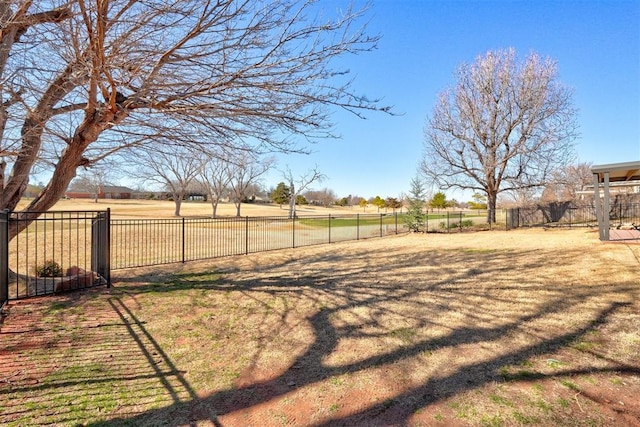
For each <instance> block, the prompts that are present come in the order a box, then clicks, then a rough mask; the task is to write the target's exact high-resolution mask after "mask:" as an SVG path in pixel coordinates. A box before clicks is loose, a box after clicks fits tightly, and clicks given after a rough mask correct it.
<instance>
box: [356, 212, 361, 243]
mask: <svg viewBox="0 0 640 427" xmlns="http://www.w3.org/2000/svg"><path fill="white" fill-rule="evenodd" d="M356 240H360V214H359V213H357V214H356Z"/></svg>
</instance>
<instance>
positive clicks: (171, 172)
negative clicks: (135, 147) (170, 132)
mask: <svg viewBox="0 0 640 427" xmlns="http://www.w3.org/2000/svg"><path fill="white" fill-rule="evenodd" d="M132 160H133V161H134V162H135V169H136V172H135V175H136V176H137V177H138V178H140V180H142V181H146V182H152V183H155V184H158V185H159V186H160V188H162V189H166V190H167V191H168V192H169V193H171V197H172V199H173V202H174V203H175V210H174V215H175V216H180V209H181V207H182V201H183V200H184V199H185V198H186V196H187V194H188V192H189V188H190V187H192V186H193V184H194V183H195V180H196V177H197V176H198V173H200V171H201V170H202V166H203V163H204V161H205V160H204V159H203V156H202V154H201V153H198V152H197V151H195V150H189V149H187V148H184V147H182V148H181V147H177V146H171V145H168V144H167V145H166V146H165V149H164V150H153V151H149V150H145V151H140V152H138V153H137V155H136V156H135V157H133V159H132Z"/></svg>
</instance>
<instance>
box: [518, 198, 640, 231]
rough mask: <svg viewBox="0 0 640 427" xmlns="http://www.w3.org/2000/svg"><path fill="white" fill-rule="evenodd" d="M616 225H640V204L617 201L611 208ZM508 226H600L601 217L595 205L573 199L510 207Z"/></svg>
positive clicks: (613, 225)
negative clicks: (583, 203) (579, 203)
mask: <svg viewBox="0 0 640 427" xmlns="http://www.w3.org/2000/svg"><path fill="white" fill-rule="evenodd" d="M609 221H610V226H611V227H612V228H620V227H625V226H632V225H633V224H636V225H640V204H637V203H636V204H633V203H632V204H629V203H627V204H625V203H617V204H614V205H612V206H611V208H610V209H609ZM506 222H507V230H510V229H513V228H518V227H534V226H547V227H554V226H555V227H582V226H584V227H597V226H598V217H597V214H596V208H595V206H593V205H576V204H573V203H569V202H564V203H550V204H547V205H539V206H531V207H523V208H513V209H508V210H507V218H506Z"/></svg>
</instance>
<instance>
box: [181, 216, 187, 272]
mask: <svg viewBox="0 0 640 427" xmlns="http://www.w3.org/2000/svg"><path fill="white" fill-rule="evenodd" d="M185 229H186V227H185V219H184V217H182V263H183V264H184V263H185V260H186V254H185V252H186V249H185V248H186V246H187V245H186V242H185V240H186V238H187V236H186V235H185Z"/></svg>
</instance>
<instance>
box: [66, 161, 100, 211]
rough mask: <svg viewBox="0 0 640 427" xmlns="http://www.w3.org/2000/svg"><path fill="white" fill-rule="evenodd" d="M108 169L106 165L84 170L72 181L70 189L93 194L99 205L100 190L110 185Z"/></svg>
mask: <svg viewBox="0 0 640 427" xmlns="http://www.w3.org/2000/svg"><path fill="white" fill-rule="evenodd" d="M108 184H109V182H108V181H107V169H106V168H105V166H104V165H93V167H91V168H87V169H84V170H82V171H81V172H80V173H79V174H78V176H77V178H75V179H74V180H73V181H71V184H70V187H69V188H71V189H73V190H75V191H86V192H88V193H90V194H93V201H94V202H95V203H98V197H99V195H100V190H101V189H102V188H104V186H105V185H108Z"/></svg>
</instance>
